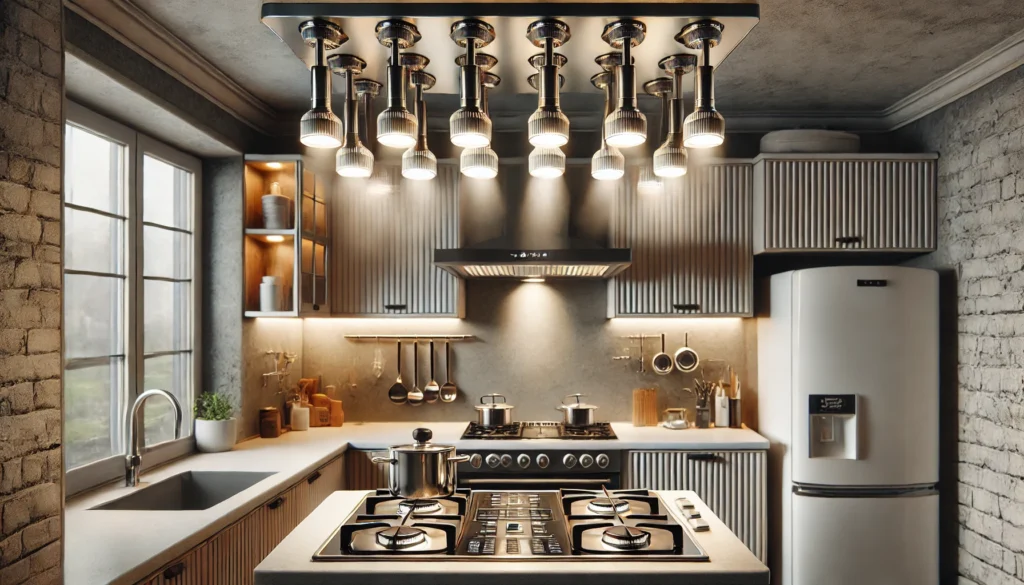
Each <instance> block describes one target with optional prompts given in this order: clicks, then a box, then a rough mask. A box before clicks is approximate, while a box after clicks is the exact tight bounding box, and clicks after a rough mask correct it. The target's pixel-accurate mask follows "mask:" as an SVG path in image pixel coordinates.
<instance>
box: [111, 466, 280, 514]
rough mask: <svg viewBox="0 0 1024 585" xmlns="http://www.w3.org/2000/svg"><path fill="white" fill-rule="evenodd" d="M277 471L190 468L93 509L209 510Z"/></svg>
mask: <svg viewBox="0 0 1024 585" xmlns="http://www.w3.org/2000/svg"><path fill="white" fill-rule="evenodd" d="M274 473H276V472H274V471H186V472H184V473H179V474H178V475H172V476H171V477H168V478H167V479H165V480H162V481H158V482H157V483H154V484H153V485H151V486H149V487H145V488H142V489H140V490H138V491H135V492H132V493H131V494H128V495H127V496H124V497H121V498H118V499H116V500H111V501H109V502H107V503H105V504H100V505H99V506H96V507H94V508H91V509H93V510H205V509H207V508H210V507H213V506H216V505H217V504H219V503H221V502H223V501H224V500H226V499H228V498H230V497H231V496H233V495H235V494H237V493H239V492H241V491H242V490H244V489H246V488H249V487H251V486H253V485H256V484H257V483H259V482H260V481H262V480H264V479H266V478H268V477H270V476H271V475H274Z"/></svg>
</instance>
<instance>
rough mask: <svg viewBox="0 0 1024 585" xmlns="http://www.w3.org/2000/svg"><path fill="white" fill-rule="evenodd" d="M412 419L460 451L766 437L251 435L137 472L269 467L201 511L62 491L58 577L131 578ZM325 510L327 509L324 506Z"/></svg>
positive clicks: (355, 431) (715, 443) (89, 584)
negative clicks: (142, 506) (114, 504)
mask: <svg viewBox="0 0 1024 585" xmlns="http://www.w3.org/2000/svg"><path fill="white" fill-rule="evenodd" d="M418 426H426V427H428V428H430V429H431V430H433V431H434V438H433V441H434V442H437V443H443V444H454V445H457V446H458V448H459V449H465V450H473V449H486V448H488V447H490V448H495V447H498V446H499V444H501V446H503V447H506V446H508V445H509V444H514V445H515V447H516V449H522V450H537V449H550V448H551V447H552V445H554V444H557V445H558V446H559V448H561V449H572V448H580V447H584V446H591V447H593V446H595V445H596V444H600V445H601V446H607V447H608V448H612V449H627V450H628V449H680V450H750V449H753V450H757V449H767V448H768V440H767V439H765V438H764V437H762V436H761V435H759V434H757V433H756V432H754V431H751V430H748V429H687V430H683V431H673V430H669V429H664V428H661V427H643V428H637V427H634V426H633V425H632V424H630V423H618V422H616V423H612V427H613V428H614V429H615V433H616V435H618V440H617V441H592V440H591V441H586V440H584V441H562V440H557V439H536V440H518V441H500V440H499V441H494V440H487V441H480V440H477V441H460V440H458V438H459V436H461V435H462V432H463V431H464V430H465V428H466V423H465V422H457V423H456V422H432V423H413V422H401V423H396V422H383V423H351V422H350V423H346V424H345V426H343V427H339V428H316V429H311V430H310V431H308V432H293V433H285V434H284V435H282V436H281V437H279V438H277V439H252V440H249V441H244V442H242V443H239V444H238V445H236V446H235V449H234V450H233V451H229V452H227V453H204V454H197V455H193V456H189V457H185V458H183V459H179V460H177V461H173V462H171V463H168V464H167V465H163V466H161V467H158V468H156V469H152V470H146V471H144V472H143V474H142V480H143V481H142V485H140V488H141V487H145V486H146V485H148V484H152V483H155V482H157V481H160V480H162V479H165V478H167V477H169V476H172V475H176V474H178V473H182V472H184V471H199V470H217V471H276V472H277V473H276V474H275V475H273V476H271V477H268V478H267V479H264V480H263V481H260V482H259V483H257V484H255V485H253V486H252V487H250V488H248V489H246V490H244V491H242V492H240V493H238V494H236V495H234V496H232V497H231V498H228V499H227V500H225V501H223V502H221V503H219V504H217V505H216V506H213V507H212V508H209V509H207V510H197V511H140V510H132V511H119V510H89V508H91V507H93V506H96V505H99V504H102V503H104V502H108V501H110V500H114V499H117V498H119V497H121V496H124V495H126V494H128V493H130V492H131V491H132V490H133V489H136V490H137V489H140V488H125V487H123V486H122V485H121V483H120V482H118V483H116V484H111V485H108V486H104V487H100V488H98V489H96V490H93V491H90V492H87V493H85V494H83V495H79V496H75V497H73V498H72V499H70V500H68V502H67V506H66V510H65V529H64V541H65V545H66V546H65V551H66V553H65V571H64V574H65V584H66V585H78V584H82V585H95V584H97V583H126V584H128V583H135V582H137V581H139V580H140V579H143V578H145V577H146V576H148V575H149V574H150V573H152V572H154V571H156V570H157V569H159V568H160V567H162V566H163V565H165V564H167V563H169V562H171V561H173V560H174V559H175V558H177V557H179V556H181V555H182V554H184V553H186V552H188V551H189V549H191V548H193V547H194V546H196V545H197V544H199V543H201V542H202V541H204V540H206V539H208V538H210V537H212V536H213V535H214V534H216V533H217V532H219V531H220V530H222V529H223V528H225V527H227V526H228V525H229V524H231V523H232V522H234V521H236V520H239V519H240V518H242V517H243V516H244V515H245V514H247V513H248V512H249V511H250V510H252V509H253V508H255V507H256V506H258V505H259V504H261V503H262V502H264V501H267V500H269V499H270V498H272V497H273V496H275V495H276V494H278V493H280V492H281V491H283V490H285V489H286V488H288V487H290V486H291V485H292V484H294V483H295V482H297V481H299V479H301V478H302V477H303V476H304V475H307V474H309V473H311V472H312V471H313V470H314V469H316V468H317V467H319V466H321V465H323V464H324V463H326V462H328V461H330V460H331V459H333V458H334V457H336V456H338V455H339V454H341V453H343V452H344V451H345V450H346V449H349V448H352V449H373V450H377V449H386V448H387V447H389V446H391V445H396V444H405V443H410V442H411V441H412V429H414V428H416V427H418ZM331 517H332V518H335V516H334V515H333V514H332V515H331ZM325 538H326V537H325ZM737 542H738V541H737ZM317 544H319V543H317ZM310 554H312V553H310ZM305 556H308V555H305ZM715 582H716V583H717V582H718V581H715Z"/></svg>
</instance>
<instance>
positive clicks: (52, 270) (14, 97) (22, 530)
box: [0, 0, 64, 585]
mask: <svg viewBox="0 0 1024 585" xmlns="http://www.w3.org/2000/svg"><path fill="white" fill-rule="evenodd" d="M63 67H64V59H63V40H62V23H61V2H60V0H0V583H2V584H3V585H18V584H21V583H31V584H33V585H41V584H48V583H53V584H57V583H60V582H61V542H60V536H61V505H62V502H63V499H64V496H63V486H62V483H61V482H62V474H61V470H62V460H61V296H60V294H61V291H60V289H61V253H60V245H61V228H60V219H61V194H60V188H61V140H62V132H61V116H62V112H61V107H62V101H63Z"/></svg>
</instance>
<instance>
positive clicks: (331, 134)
mask: <svg viewBox="0 0 1024 585" xmlns="http://www.w3.org/2000/svg"><path fill="white" fill-rule="evenodd" d="M299 142H301V143H302V144H304V145H306V146H308V147H310V148H338V147H339V146H341V120H340V119H338V117H337V116H335V115H334V112H332V111H331V110H330V109H328V108H315V109H312V110H310V111H308V112H306V113H305V114H303V115H302V118H301V119H300V120H299Z"/></svg>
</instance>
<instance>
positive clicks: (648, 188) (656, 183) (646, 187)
mask: <svg viewBox="0 0 1024 585" xmlns="http://www.w3.org/2000/svg"><path fill="white" fill-rule="evenodd" d="M636 190H637V191H638V192H639V193H641V194H643V195H656V194H660V193H661V192H662V191H663V190H664V185H663V184H662V182H661V179H660V178H658V176H657V175H655V174H654V168H653V167H651V165H647V164H645V165H644V166H642V167H640V177H639V178H638V179H637V182H636Z"/></svg>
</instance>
